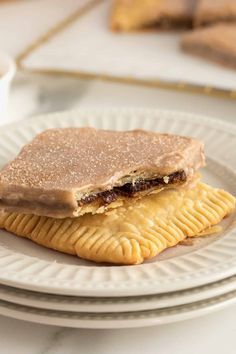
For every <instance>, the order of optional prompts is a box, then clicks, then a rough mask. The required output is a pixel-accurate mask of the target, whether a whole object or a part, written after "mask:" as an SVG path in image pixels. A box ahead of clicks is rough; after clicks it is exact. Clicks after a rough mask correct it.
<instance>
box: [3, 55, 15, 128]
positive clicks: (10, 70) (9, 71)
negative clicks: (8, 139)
mask: <svg viewBox="0 0 236 354" xmlns="http://www.w3.org/2000/svg"><path fill="white" fill-rule="evenodd" d="M15 72H16V65H15V62H14V60H13V59H11V58H10V57H9V56H8V55H6V54H3V53H0V124H1V123H3V121H4V119H5V118H6V112H7V103H8V96H9V89H10V84H11V81H12V79H13V76H14V74H15Z"/></svg>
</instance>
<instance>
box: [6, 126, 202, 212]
mask: <svg viewBox="0 0 236 354" xmlns="http://www.w3.org/2000/svg"><path fill="white" fill-rule="evenodd" d="M203 165H204V154H203V144H202V143H201V142H200V141H198V140H196V139H192V138H188V137H181V136H176V135H169V134H158V133H153V132H147V131H142V130H135V131H126V132H118V131H105V130H96V129H94V128H64V129H52V130H46V131H44V132H43V133H41V134H39V135H38V136H36V137H35V139H34V140H33V141H32V142H30V143H29V144H27V145H26V146H25V147H24V148H23V149H22V150H21V152H20V154H19V155H18V156H17V157H16V159H15V160H13V161H12V162H10V163H9V164H8V165H7V166H5V168H4V169H3V170H2V171H1V172H0V208H2V209H5V210H9V211H21V212H22V211H23V212H26V213H27V212H28V213H33V214H36V215H46V216H53V217H62V218H63V217H67V216H71V217H73V216H79V215H80V214H83V213H84V207H83V208H81V207H79V204H78V202H79V201H80V200H81V199H82V198H86V197H87V196H89V195H91V194H96V193H99V192H101V191H108V190H111V189H112V188H113V187H120V186H123V185H124V184H126V183H131V184H132V183H135V181H138V180H139V179H140V178H141V179H145V180H146V179H154V178H155V177H159V176H162V177H163V176H167V175H170V174H171V173H173V172H176V171H184V173H185V175H186V181H187V182H188V181H189V180H191V178H192V177H193V174H194V172H195V171H196V170H197V169H198V168H199V167H201V166H203ZM165 180H166V177H165ZM167 180H168V178H167ZM160 187H161V188H162V186H159V187H157V188H160ZM166 187H168V181H167V184H166ZM82 209H83V210H82ZM85 209H86V210H87V211H86V212H95V210H93V209H94V208H93V209H92V210H90V209H89V208H88V207H87V206H85ZM95 209H96V210H100V205H96V208H95Z"/></svg>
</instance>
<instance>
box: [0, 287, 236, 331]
mask: <svg viewBox="0 0 236 354" xmlns="http://www.w3.org/2000/svg"><path fill="white" fill-rule="evenodd" d="M234 303H236V291H232V292H230V293H227V294H225V295H222V296H217V297H214V298H211V299H209V300H203V301H199V302H196V303H191V304H188V305H182V306H176V307H172V308H167V309H160V310H151V311H139V312H123V313H122V312H120V313H109V312H107V313H85V312H82V313H81V312H66V311H65V312H63V311H53V310H51V311H50V310H42V309H36V308H33V307H27V306H22V305H16V304H12V303H10V302H5V301H0V313H1V315H3V316H8V317H12V318H17V319H19V320H22V319H24V321H30V322H35V323H42V324H47V325H54V326H63V327H75V328H108V329H111V328H134V327H144V326H154V325H161V324H165V323H172V322H177V321H182V320H187V319H190V318H194V317H199V316H201V315H206V314H209V313H211V312H214V311H216V310H219V309H223V308H225V307H226V306H229V305H231V304H234Z"/></svg>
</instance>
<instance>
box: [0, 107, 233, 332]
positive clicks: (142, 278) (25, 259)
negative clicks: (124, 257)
mask: <svg viewBox="0 0 236 354" xmlns="http://www.w3.org/2000/svg"><path fill="white" fill-rule="evenodd" d="M88 125H89V126H94V127H97V128H103V129H122V130H124V129H135V128H143V129H149V130H154V131H165V132H170V133H178V134H182V135H189V136H194V137H197V138H200V139H201V140H203V141H204V142H205V145H206V155H207V167H206V168H205V169H204V171H203V179H204V181H206V182H209V183H210V184H211V185H213V186H218V187H222V188H224V189H226V190H227V191H229V192H230V193H232V194H233V195H236V174H235V172H234V169H235V170H236V158H235V147H236V126H235V127H234V126H232V125H228V124H225V123H223V122H217V121H215V120H212V119H209V118H207V117H199V116H193V115H190V114H182V113H173V112H164V111H156V110H142V109H141V110H137V109H136V110H130V109H128V110H127V109H126V110H115V109H114V110H113V109H112V110H111V109H110V110H83V111H77V112H64V113H59V114H53V115H48V116H42V117H37V118H35V119H30V120H27V121H23V122H21V123H20V124H19V123H18V124H12V125H9V126H6V127H4V128H2V129H1V133H0V164H1V165H4V164H5V163H6V162H7V161H8V160H10V159H12V158H14V157H15V155H16V154H17V153H18V151H19V149H20V147H21V146H22V145H24V144H25V143H26V142H27V141H29V140H30V139H32V138H33V136H34V135H35V134H37V133H39V132H40V131H42V130H44V129H47V128H52V127H66V126H88ZM235 224H236V213H233V214H232V215H231V216H230V217H228V218H226V219H225V220H224V221H223V222H222V231H221V232H220V233H218V234H215V235H211V236H205V237H201V238H197V239H194V242H193V244H191V245H188V246H187V245H178V246H176V247H174V248H172V249H168V250H166V251H164V252H163V253H162V254H160V255H159V256H158V257H156V258H154V259H153V260H151V261H149V262H147V263H145V264H142V265H137V266H109V265H98V264H94V263H92V262H87V261H83V260H80V259H78V258H76V257H72V256H68V255H64V254H60V253H58V252H55V251H52V250H48V249H45V248H42V247H40V246H38V245H36V244H34V243H32V242H30V241H28V240H25V239H21V238H18V237H15V236H13V235H11V234H9V233H7V232H5V231H1V232H0V269H1V271H0V283H1V285H0V314H3V315H6V316H10V317H14V318H18V319H24V320H28V321H32V322H38V323H46V324H53V325H60V326H69V327H81V328H82V327H84V328H121V327H139V326H149V325H154V324H162V323H169V322H173V321H179V320H183V319H187V318H192V317H195V316H200V315H202V314H206V313H209V312H211V311H214V310H216V309H220V308H223V307H224V306H227V305H229V304H232V303H233V302H236V229H235V228H234V226H235Z"/></svg>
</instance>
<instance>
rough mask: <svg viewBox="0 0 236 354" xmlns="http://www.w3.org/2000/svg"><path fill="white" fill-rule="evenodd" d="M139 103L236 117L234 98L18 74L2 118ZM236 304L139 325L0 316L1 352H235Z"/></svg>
mask: <svg viewBox="0 0 236 354" xmlns="http://www.w3.org/2000/svg"><path fill="white" fill-rule="evenodd" d="M107 106H109V107H110V106H117V107H118V106H119V107H120V106H126V107H128V106H133V107H137V106H143V107H152V108H154V107H156V108H167V109H172V110H173V109H175V110H182V111H190V112H195V113H202V114H208V115H211V116H213V117H216V118H218V119H224V120H227V121H230V122H234V121H235V122H236V101H231V100H223V99H219V98H210V97H206V96H201V95H192V94H184V93H177V92H174V91H164V90H158V89H148V88H144V87H134V86H128V85H120V84H112V83H104V82H99V81H83V80H73V79H65V78H52V77H46V76H45V77H38V76H37V77H34V76H31V75H18V77H17V78H16V80H15V81H14V83H13V88H12V91H11V95H10V104H9V114H8V116H7V117H4V118H3V117H1V118H0V123H2V124H4V123H9V122H10V121H13V120H18V119H21V118H23V117H30V116H33V115H37V114H41V113H46V112H52V111H58V110H66V109H75V108H79V107H107ZM235 315H236V306H231V307H230V308H227V309H225V310H221V311H220V312H217V313H214V314H211V315H207V316H205V317H200V318H197V319H193V320H188V321H184V322H180V323H175V324H169V325H163V326H156V327H150V328H140V329H124V330H82V329H81V330H80V329H69V328H60V327H54V326H46V325H38V324H33V323H28V322H25V321H24V318H22V321H19V320H14V319H10V318H5V317H2V316H0V354H21V353H22V354H54V353H57V354H72V353H81V354H118V353H125V354H126V353H129V354H134V353H135V354H136V353H139V354H142V353H143V354H144V353H145V354H154V353H155V354H156V353H160V354H189V353H191V354H199V353H201V354H204V353H208V354H211V353H214V354H222V353H225V354H234V353H235V336H236V322H235Z"/></svg>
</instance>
